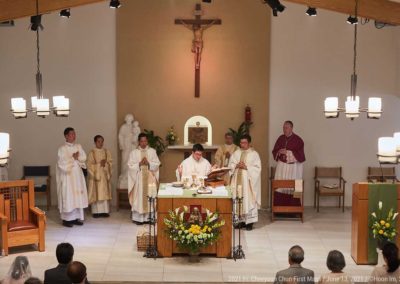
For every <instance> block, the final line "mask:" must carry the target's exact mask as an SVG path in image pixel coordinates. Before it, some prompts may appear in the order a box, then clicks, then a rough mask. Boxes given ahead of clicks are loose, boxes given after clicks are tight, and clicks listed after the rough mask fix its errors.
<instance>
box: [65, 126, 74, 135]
mask: <svg viewBox="0 0 400 284" xmlns="http://www.w3.org/2000/svg"><path fill="white" fill-rule="evenodd" d="M71 131H75V129H73V128H72V127H67V128H65V129H64V136H66V135H68V134H69V133H70V132H71Z"/></svg>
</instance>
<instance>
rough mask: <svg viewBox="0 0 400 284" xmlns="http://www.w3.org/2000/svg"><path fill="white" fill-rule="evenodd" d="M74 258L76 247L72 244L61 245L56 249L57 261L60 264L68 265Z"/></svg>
mask: <svg viewBox="0 0 400 284" xmlns="http://www.w3.org/2000/svg"><path fill="white" fill-rule="evenodd" d="M73 256H74V247H73V246H72V245H71V244H70V243H60V244H58V246H57V249H56V257H57V261H58V263H60V264H68V263H70V262H71V261H72V257H73Z"/></svg>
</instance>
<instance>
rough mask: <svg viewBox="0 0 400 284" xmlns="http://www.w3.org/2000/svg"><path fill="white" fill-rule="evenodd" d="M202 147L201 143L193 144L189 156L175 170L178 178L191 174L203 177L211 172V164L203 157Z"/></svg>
mask: <svg viewBox="0 0 400 284" xmlns="http://www.w3.org/2000/svg"><path fill="white" fill-rule="evenodd" d="M203 152H204V148H203V146H202V145H201V144H194V145H193V148H192V154H191V155H190V157H188V158H186V159H185V160H183V162H182V163H181V164H180V165H179V166H178V169H177V170H176V175H177V177H178V180H180V179H181V178H182V177H191V176H192V175H196V176H200V177H204V176H207V175H208V174H209V173H210V172H211V164H210V162H209V161H208V160H207V159H204V158H203Z"/></svg>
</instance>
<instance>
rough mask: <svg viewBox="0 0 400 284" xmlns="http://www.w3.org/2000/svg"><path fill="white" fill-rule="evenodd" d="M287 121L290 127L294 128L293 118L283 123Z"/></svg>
mask: <svg viewBox="0 0 400 284" xmlns="http://www.w3.org/2000/svg"><path fill="white" fill-rule="evenodd" d="M286 123H287V124H289V125H290V127H292V128H293V122H292V121H291V120H286V121H285V122H284V123H283V124H286Z"/></svg>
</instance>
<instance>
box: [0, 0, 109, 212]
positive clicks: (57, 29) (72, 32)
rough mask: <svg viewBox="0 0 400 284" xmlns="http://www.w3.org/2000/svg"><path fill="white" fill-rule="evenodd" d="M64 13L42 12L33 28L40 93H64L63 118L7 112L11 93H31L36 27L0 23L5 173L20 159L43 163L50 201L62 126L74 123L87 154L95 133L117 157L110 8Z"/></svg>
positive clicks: (14, 171) (14, 174)
mask: <svg viewBox="0 0 400 284" xmlns="http://www.w3.org/2000/svg"><path fill="white" fill-rule="evenodd" d="M71 14H72V16H71V18H70V19H64V18H61V17H59V16H58V13H52V14H49V15H45V16H44V18H43V20H42V22H43V25H44V28H45V29H44V31H43V32H41V33H40V44H41V71H42V74H43V90H44V96H45V97H51V96H52V95H58V94H62V95H65V96H67V97H69V98H70V101H71V108H72V111H71V115H70V117H68V118H56V117H55V116H50V117H48V118H46V119H41V118H37V117H35V115H34V114H29V118H28V119H20V120H16V119H14V118H13V116H12V114H11V112H10V111H9V109H10V98H11V97H15V96H22V97H24V98H25V99H26V100H29V98H30V97H31V96H33V95H35V92H36V87H35V78H34V75H35V72H36V50H35V47H36V40H35V33H34V32H32V31H30V30H29V18H25V19H21V20H17V21H16V26H15V27H13V28H0V38H1V39H2V40H1V41H0V86H1V89H0V105H1V108H2V110H1V111H0V131H1V132H3V131H4V132H9V133H10V135H11V147H12V153H11V161H10V168H9V176H10V179H19V178H20V177H21V176H22V166H23V165H50V166H51V174H52V199H53V205H55V204H56V186H55V165H56V158H57V148H58V147H59V146H60V145H61V144H62V143H63V142H64V137H63V130H64V128H65V127H67V126H72V127H75V129H76V131H77V141H78V142H79V143H81V144H82V145H83V147H84V149H85V151H86V152H88V151H89V150H90V149H91V148H92V147H93V140H92V139H93V136H94V135H96V134H98V133H99V134H102V135H103V136H104V138H105V143H106V144H105V145H106V146H107V147H108V148H109V149H110V150H111V153H112V155H113V156H114V157H116V155H117V152H116V150H117V144H116V142H117V141H116V127H115V125H116V123H117V122H116V117H117V114H116V95H115V92H116V90H115V88H116V87H115V81H116V80H115V76H116V75H115V74H116V70H115V60H116V59H115V58H116V56H115V11H114V10H111V9H109V8H108V4H107V3H100V4H94V5H89V6H83V7H79V8H76V9H72V10H71ZM29 104H30V103H29Z"/></svg>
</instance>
